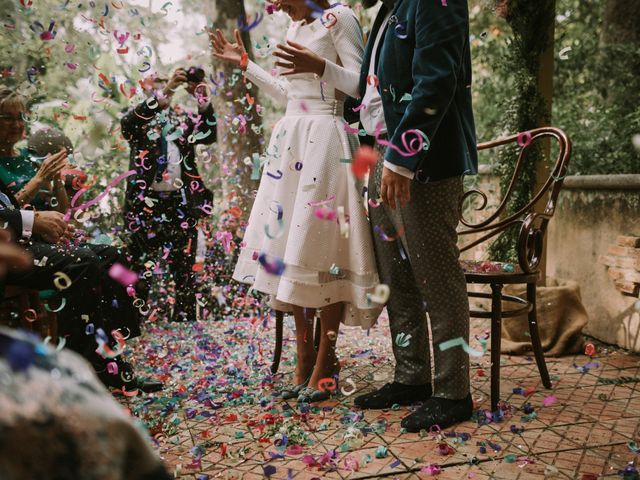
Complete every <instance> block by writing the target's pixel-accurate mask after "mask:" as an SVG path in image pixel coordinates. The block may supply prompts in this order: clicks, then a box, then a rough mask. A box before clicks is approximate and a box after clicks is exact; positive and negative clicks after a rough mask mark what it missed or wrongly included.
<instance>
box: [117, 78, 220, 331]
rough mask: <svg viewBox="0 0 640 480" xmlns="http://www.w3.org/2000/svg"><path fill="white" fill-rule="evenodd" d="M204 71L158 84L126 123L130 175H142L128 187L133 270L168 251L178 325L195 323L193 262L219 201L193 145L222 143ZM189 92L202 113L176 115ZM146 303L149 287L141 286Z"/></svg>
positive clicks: (127, 219)
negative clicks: (175, 103) (203, 224)
mask: <svg viewBox="0 0 640 480" xmlns="http://www.w3.org/2000/svg"><path fill="white" fill-rule="evenodd" d="M203 81H204V71H202V70H201V69H198V68H195V67H191V68H190V69H189V70H188V71H187V70H185V69H182V68H179V69H177V70H176V71H175V72H174V73H173V75H172V76H171V78H170V79H169V81H168V82H166V81H164V80H163V79H160V78H155V79H152V81H151V82H148V83H151V84H152V85H148V94H149V97H148V98H147V100H146V101H144V102H142V103H140V104H139V105H137V106H136V107H135V108H133V109H131V110H130V111H128V112H127V113H126V114H125V115H124V116H123V117H122V120H121V126H122V134H123V136H124V138H125V139H126V140H127V141H128V142H129V146H130V149H131V153H130V163H129V168H130V169H132V170H135V171H136V174H135V175H133V176H131V177H130V179H129V182H128V184H127V192H126V199H125V224H126V229H127V230H128V233H129V240H128V247H129V251H130V253H131V256H132V259H133V260H132V261H133V263H134V270H136V271H138V272H139V273H142V272H143V270H144V263H145V262H146V261H148V260H155V258H156V252H157V251H158V249H160V248H162V251H163V257H164V258H167V260H168V262H169V271H170V272H171V274H172V276H173V279H174V282H175V284H176V298H175V300H176V301H175V307H174V312H173V316H172V320H173V321H184V320H195V315H196V297H195V295H196V285H195V280H196V277H195V273H194V272H193V265H194V263H195V254H196V243H197V229H196V225H197V222H198V219H200V218H203V217H205V216H208V215H209V214H210V213H211V209H212V204H213V194H212V193H211V191H210V190H209V189H208V188H206V186H205V185H204V182H203V181H202V178H201V176H200V174H199V173H198V167H197V164H196V158H195V157H196V156H195V145H196V144H199V143H204V144H210V143H212V142H214V141H215V140H216V127H215V124H216V120H215V114H214V111H213V107H212V106H211V104H210V103H209V101H208V99H207V98H205V97H203V96H202V91H203V87H204V90H206V88H207V87H206V84H204V83H203ZM181 85H184V87H185V89H186V90H187V91H188V92H189V93H190V94H191V95H193V96H194V97H196V99H197V100H198V103H199V108H198V112H197V113H188V112H187V113H185V112H179V111H178V109H176V108H173V109H172V108H171V106H170V105H171V101H172V97H173V93H174V92H175V90H176V89H177V88H178V87H179V86H181ZM139 292H140V295H141V296H147V295H148V285H145V282H144V281H141V282H140V284H139Z"/></svg>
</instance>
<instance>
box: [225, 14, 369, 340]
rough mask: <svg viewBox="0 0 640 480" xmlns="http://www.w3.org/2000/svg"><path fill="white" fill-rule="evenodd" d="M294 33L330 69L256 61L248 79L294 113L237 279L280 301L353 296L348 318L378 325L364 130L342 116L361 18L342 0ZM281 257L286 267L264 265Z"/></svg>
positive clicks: (276, 139)
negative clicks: (360, 134)
mask: <svg viewBox="0 0 640 480" xmlns="http://www.w3.org/2000/svg"><path fill="white" fill-rule="evenodd" d="M286 38H287V39H288V40H292V41H294V42H297V43H299V44H302V45H303V46H305V47H307V48H309V49H310V50H312V51H314V52H315V53H317V54H318V55H320V56H322V57H323V58H325V59H326V60H327V61H326V67H325V72H324V74H323V76H322V78H319V77H318V76H316V75H313V74H296V75H293V76H289V77H283V76H274V75H271V74H270V73H267V72H266V71H265V70H263V69H262V68H261V67H259V66H258V65H256V64H255V63H253V62H249V64H248V66H247V69H246V72H245V76H246V77H247V79H248V80H250V81H251V82H253V83H254V84H256V85H257V86H258V87H259V88H260V89H261V90H262V91H263V92H267V93H268V94H270V95H271V96H272V97H274V99H275V100H276V101H278V102H281V103H282V104H284V105H286V114H285V116H284V117H283V118H282V119H281V120H280V121H279V122H278V123H277V124H276V126H275V128H274V130H273V134H272V136H271V140H270V142H269V147H268V149H267V151H266V153H265V156H266V163H265V164H264V166H263V172H262V178H261V180H260V188H259V189H258V193H257V196H256V199H255V203H254V206H253V209H252V211H251V216H250V218H249V223H248V227H247V230H246V234H245V237H244V241H243V248H242V250H241V253H240V257H239V259H238V263H237V265H236V268H235V272H234V275H233V278H234V279H235V280H238V281H241V282H245V283H251V284H253V288H255V289H256V290H258V291H261V292H264V293H267V294H270V296H271V306H272V307H273V308H276V309H278V310H283V311H290V310H291V305H298V306H301V307H307V308H322V307H323V306H327V305H330V304H333V303H337V302H345V305H346V308H345V314H344V318H343V322H344V323H346V324H347V325H359V326H361V327H362V328H369V327H371V326H372V325H373V324H374V323H375V321H376V319H377V317H378V315H379V314H380V311H381V306H380V305H378V304H376V303H374V302H372V300H371V299H370V298H369V295H371V294H373V293H374V289H375V287H376V285H377V284H378V283H379V280H378V275H377V272H376V267H375V259H374V252H373V245H372V240H371V233H370V227H369V224H368V220H367V216H366V211H365V207H364V203H363V200H362V194H363V192H362V184H361V183H360V182H358V181H357V180H356V179H355V177H354V176H353V174H352V173H351V168H350V164H349V162H350V160H351V158H352V155H353V153H354V152H355V150H356V149H357V148H358V139H357V137H356V136H355V135H353V134H350V133H347V132H346V130H345V128H344V127H345V123H346V122H345V121H344V119H343V116H342V115H343V99H344V98H345V94H348V95H351V96H358V79H359V76H360V65H361V63H362V55H363V44H362V32H361V29H360V25H359V23H358V20H357V18H356V16H355V14H354V13H353V11H352V10H351V9H350V8H348V7H346V6H342V5H336V6H334V7H332V8H330V9H328V10H326V11H325V13H324V15H323V16H322V18H318V19H316V20H315V21H313V22H311V23H309V24H306V23H304V22H293V23H292V24H291V26H290V28H289V30H288V32H287V36H286ZM342 92H344V93H342ZM341 210H343V211H344V216H343V217H342V219H340V218H339V217H340V216H341V215H338V211H341ZM340 213H342V212H340ZM320 217H324V218H320ZM327 217H328V218H329V219H327ZM341 220H344V221H341ZM260 254H265V255H266V257H263V258H262V260H263V263H262V264H261V263H260V262H259V261H258V258H259V256H260ZM279 260H281V261H282V262H283V263H284V271H283V272H282V274H281V275H279V274H277V273H276V274H273V273H269V272H268V271H266V270H265V269H264V268H263V264H265V263H266V264H267V265H269V264H272V265H273V264H274V263H278V261H279Z"/></svg>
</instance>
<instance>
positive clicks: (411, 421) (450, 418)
mask: <svg viewBox="0 0 640 480" xmlns="http://www.w3.org/2000/svg"><path fill="white" fill-rule="evenodd" d="M472 414H473V400H471V394H469V395H467V396H466V397H464V398H463V399H461V400H449V399H448V398H440V397H431V398H430V399H429V400H427V401H426V402H424V403H423V404H422V406H421V407H420V408H419V409H418V410H416V411H415V412H413V413H412V414H411V415H407V416H406V417H404V418H403V419H402V422H401V423H400V426H401V427H402V428H404V429H406V430H407V431H408V432H419V431H420V430H429V429H430V428H431V427H433V426H434V425H438V427H440V429H445V428H449V427H450V426H452V425H455V424H456V423H460V422H464V421H466V420H469V419H470V418H471V415H472Z"/></svg>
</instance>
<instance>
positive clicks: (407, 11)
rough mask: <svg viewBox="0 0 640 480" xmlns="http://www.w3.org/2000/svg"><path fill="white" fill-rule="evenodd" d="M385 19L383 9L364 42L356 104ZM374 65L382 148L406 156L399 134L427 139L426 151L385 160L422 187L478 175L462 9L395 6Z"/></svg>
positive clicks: (414, 1) (458, 5)
mask: <svg viewBox="0 0 640 480" xmlns="http://www.w3.org/2000/svg"><path fill="white" fill-rule="evenodd" d="M443 3H446V6H444V5H443ZM387 13H388V10H387V9H386V7H385V6H384V5H383V6H382V7H381V9H380V12H379V13H378V16H377V17H376V20H375V22H374V25H373V28H372V30H371V34H370V36H369V42H368V43H367V47H366V49H365V54H364V59H363V63H362V71H361V74H360V97H362V96H364V92H365V88H366V87H367V74H368V70H369V63H370V61H371V51H372V49H373V42H374V40H375V37H376V34H377V32H378V30H379V29H380V27H381V24H382V20H383V19H384V17H385V16H386V14H387ZM376 62H377V66H376V75H377V78H378V82H379V84H378V90H379V91H380V94H381V97H382V107H383V110H384V117H385V121H386V124H387V132H388V136H389V141H390V142H391V143H393V145H395V146H396V147H398V148H399V149H400V150H402V151H403V152H405V153H408V152H407V149H406V147H405V145H404V142H403V134H404V132H406V131H407V130H411V129H417V130H420V131H421V132H423V133H424V134H425V135H426V137H427V139H428V141H427V140H425V145H428V149H423V150H421V151H419V152H418V153H416V154H414V155H411V156H403V155H402V154H401V153H399V152H398V151H396V149H394V148H388V149H387V152H386V154H385V160H386V161H389V162H391V163H393V164H395V165H400V166H403V167H405V168H408V169H409V170H411V171H413V172H416V173H417V174H418V178H419V179H422V180H426V179H427V178H429V179H430V180H442V179H445V178H450V177H454V176H459V175H463V174H475V173H477V169H478V155H477V150H476V133H475V125H474V121H473V110H472V107H471V53H470V49H469V9H468V6H467V1H466V0H446V1H443V0H397V1H396V3H395V5H394V9H393V12H392V16H391V19H390V20H389V25H388V28H387V30H386V32H385V36H384V39H383V42H382V43H381V45H380V47H379V48H378V58H377V59H376ZM370 82H374V79H370ZM406 137H407V138H406V140H407V141H410V140H411V139H412V135H410V134H407V135H406Z"/></svg>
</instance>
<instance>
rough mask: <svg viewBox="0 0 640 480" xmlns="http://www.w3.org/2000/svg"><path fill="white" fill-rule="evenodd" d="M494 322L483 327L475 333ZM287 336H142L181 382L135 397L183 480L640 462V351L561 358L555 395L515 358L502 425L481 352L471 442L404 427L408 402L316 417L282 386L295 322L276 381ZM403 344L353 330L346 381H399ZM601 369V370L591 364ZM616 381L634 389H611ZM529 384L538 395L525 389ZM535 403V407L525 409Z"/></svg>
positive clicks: (215, 328)
mask: <svg viewBox="0 0 640 480" xmlns="http://www.w3.org/2000/svg"><path fill="white" fill-rule="evenodd" d="M485 328H486V324H482V323H479V321H478V322H474V324H473V331H474V332H475V333H480V332H481V331H483V329H485ZM273 331H274V327H273V322H272V321H271V320H265V321H261V320H254V321H249V320H247V321H237V320H236V321H226V322H198V323H194V324H188V325H182V324H166V323H162V322H156V323H153V324H151V325H150V326H149V328H148V329H147V332H146V334H145V336H144V337H143V338H142V339H141V340H138V341H137V342H135V343H134V346H133V348H134V355H135V357H136V363H137V364H138V368H139V369H140V370H142V369H143V368H142V367H143V366H144V365H146V366H147V372H146V373H147V374H152V375H154V376H156V377H161V378H163V379H164V380H165V381H166V382H167V386H166V388H165V390H164V391H163V392H162V393H161V394H156V395H145V396H137V397H134V398H132V399H129V400H125V399H124V398H122V401H123V402H124V403H125V404H126V405H127V406H128V408H130V410H131V412H132V413H133V414H134V415H136V416H138V417H139V418H140V419H141V420H142V421H143V423H144V424H145V425H146V426H147V428H148V430H149V431H150V433H151V435H152V436H153V437H154V441H155V442H156V444H157V448H158V450H159V452H160V454H161V455H162V457H163V458H164V459H165V461H166V463H167V465H168V467H169V468H170V470H171V471H172V472H174V473H175V475H176V477H177V478H183V479H211V478H223V479H232V478H245V479H254V478H255V479H259V478H266V477H267V476H271V478H285V479H290V478H295V479H296V480H298V479H300V480H302V479H313V478H330V479H342V478H389V479H403V480H404V479H412V480H414V479H418V478H429V477H431V476H432V475H433V474H434V473H436V472H437V471H438V470H439V471H440V473H439V474H438V475H437V478H440V479H466V478H469V479H477V480H484V479H490V478H492V479H537V478H559V479H566V478H571V479H573V478H576V479H585V480H587V479H595V478H603V477H618V476H620V477H621V476H622V473H621V471H622V470H624V469H625V468H628V464H629V462H634V461H636V460H638V456H639V454H638V446H637V444H640V383H638V382H640V357H638V356H635V355H629V354H627V353H624V352H621V351H616V350H612V349H609V350H608V351H607V350H606V349H605V348H603V347H602V346H599V347H598V354H597V355H596V356H595V357H593V358H592V359H590V358H589V357H586V356H584V355H577V356H575V357H573V356H571V357H564V358H548V359H547V364H548V366H549V370H550V373H551V375H552V379H553V389H552V390H546V389H544V387H543V386H542V385H541V383H540V379H539V375H538V372H537V368H536V366H535V362H533V360H532V358H529V357H509V356H506V355H505V356H503V362H502V363H503V365H502V375H501V377H502V384H501V398H502V399H503V400H504V401H506V402H507V407H505V408H506V410H505V416H504V419H503V420H502V421H500V422H490V423H486V419H487V415H486V413H487V412H486V411H483V410H486V409H488V408H489V378H488V371H489V357H488V355H485V356H483V357H481V358H479V359H477V358H473V360H474V361H473V363H472V393H473V398H474V400H475V402H476V404H477V409H478V413H477V415H476V418H477V419H476V421H468V422H465V423H463V424H461V425H459V426H458V427H456V428H455V432H456V433H458V434H460V433H467V434H469V436H468V438H466V439H465V438H461V437H460V436H454V435H453V434H452V433H450V432H453V430H450V431H448V432H443V433H449V435H446V434H443V433H441V434H439V435H438V434H435V433H427V432H423V433H422V434H410V433H403V432H401V431H400V420H401V418H402V417H403V416H404V415H406V413H407V411H408V409H407V408H400V409H398V410H392V409H390V410H384V411H364V412H362V411H360V410H358V409H356V408H355V407H354V406H353V395H341V396H339V397H338V398H336V399H334V400H330V401H327V402H324V403H323V404H320V405H317V406H314V407H312V408H311V409H310V410H309V411H300V410H299V409H298V408H297V406H296V404H295V403H294V402H291V403H286V402H283V401H281V400H279V399H277V398H275V397H274V386H277V385H278V383H280V382H281V381H282V379H283V378H286V377H287V376H288V374H289V373H290V372H291V369H292V361H293V344H292V340H293V338H292V333H293V332H292V330H291V325H288V326H287V327H285V337H286V338H285V349H284V352H283V361H282V364H281V367H280V373H279V374H277V375H275V376H272V375H271V374H270V372H269V367H270V362H271V358H270V357H271V352H272V346H273ZM472 338H473V336H472ZM474 343H475V341H474V342H472V345H471V346H472V347H473V348H477V349H480V348H481V347H480V345H477V344H476V345H474ZM390 346H391V344H390V338H389V333H388V327H387V323H386V322H385V321H383V322H381V324H380V325H378V326H377V327H376V328H374V329H372V330H371V331H370V332H369V333H367V332H364V331H361V330H359V329H344V330H343V331H342V334H341V337H340V340H339V343H338V352H339V354H340V356H341V362H342V372H341V381H342V385H341V387H342V388H343V389H344V390H345V391H346V392H347V393H350V392H349V390H350V389H351V387H350V385H349V384H347V383H346V380H347V379H350V380H351V381H353V382H354V383H355V385H356V388H357V393H359V392H366V391H369V390H371V389H373V388H374V387H377V386H381V385H382V384H384V383H385V381H388V380H390V378H391V374H392V366H393V364H392V356H391V353H390ZM589 363H592V365H590V367H592V368H588V369H585V368H581V367H584V366H585V365H588V364H589ZM483 372H487V373H486V374H485V375H483ZM622 377H625V378H622ZM616 378H617V379H619V381H620V382H623V383H619V384H606V383H602V380H603V379H616ZM518 388H521V389H524V390H527V389H532V390H533V392H532V393H531V394H530V395H528V396H524V395H523V394H520V393H514V389H518ZM516 391H517V390H516ZM550 396H553V397H555V401H554V399H553V398H549V397H550ZM545 398H546V399H547V400H546V402H545V403H547V406H545V405H544V404H543V401H545ZM525 404H530V406H531V407H532V408H533V412H534V413H530V414H525V412H524V406H525ZM512 426H515V429H516V430H517V431H518V430H519V433H513V429H512ZM636 442H637V443H636ZM438 443H446V444H448V445H449V446H450V447H451V448H450V453H449V454H447V455H441V454H440V453H438V451H437V445H438ZM483 452H484V453H483ZM632 468H634V467H633V466H632V467H631V468H629V470H631V469H632ZM626 478H635V477H633V476H627V477H626Z"/></svg>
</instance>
